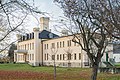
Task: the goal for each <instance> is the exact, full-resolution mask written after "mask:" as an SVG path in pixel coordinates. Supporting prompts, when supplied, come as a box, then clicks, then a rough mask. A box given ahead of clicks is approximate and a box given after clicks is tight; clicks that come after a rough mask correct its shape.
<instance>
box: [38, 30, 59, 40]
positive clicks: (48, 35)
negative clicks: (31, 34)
mask: <svg viewBox="0 0 120 80" xmlns="http://www.w3.org/2000/svg"><path fill="white" fill-rule="evenodd" d="M58 37H59V36H58V35H56V34H54V33H52V32H50V31H47V30H43V31H41V32H40V33H39V38H40V39H51V38H58Z"/></svg>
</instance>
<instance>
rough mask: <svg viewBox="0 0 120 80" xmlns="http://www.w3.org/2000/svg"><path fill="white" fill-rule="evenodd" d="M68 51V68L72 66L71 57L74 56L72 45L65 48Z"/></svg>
mask: <svg viewBox="0 0 120 80" xmlns="http://www.w3.org/2000/svg"><path fill="white" fill-rule="evenodd" d="M64 51H65V52H66V58H67V60H68V68H70V66H71V62H70V61H71V58H72V50H71V49H70V47H69V48H68V49H67V50H64Z"/></svg>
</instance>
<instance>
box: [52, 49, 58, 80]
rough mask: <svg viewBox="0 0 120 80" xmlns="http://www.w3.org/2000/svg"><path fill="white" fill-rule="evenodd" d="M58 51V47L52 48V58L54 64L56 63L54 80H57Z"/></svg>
mask: <svg viewBox="0 0 120 80" xmlns="http://www.w3.org/2000/svg"><path fill="white" fill-rule="evenodd" d="M57 52H58V49H55V48H51V53H52V54H51V58H52V60H53V65H54V80H56V58H55V56H56V54H57Z"/></svg>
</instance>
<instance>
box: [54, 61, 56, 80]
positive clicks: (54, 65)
mask: <svg viewBox="0 0 120 80" xmlns="http://www.w3.org/2000/svg"><path fill="white" fill-rule="evenodd" d="M54 80H56V64H55V60H54Z"/></svg>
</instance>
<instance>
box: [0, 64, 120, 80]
mask: <svg viewBox="0 0 120 80" xmlns="http://www.w3.org/2000/svg"><path fill="white" fill-rule="evenodd" d="M90 75H91V69H90V68H57V80H90ZM0 80H53V67H32V66H30V65H28V64H0ZM97 80H120V74H110V73H99V74H98V79H97Z"/></svg>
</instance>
